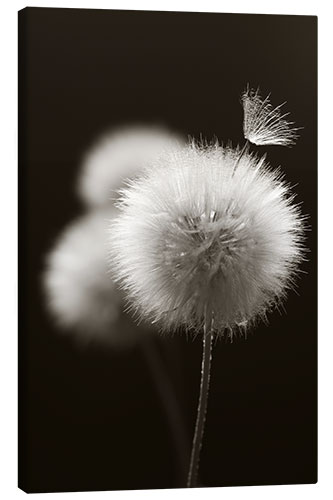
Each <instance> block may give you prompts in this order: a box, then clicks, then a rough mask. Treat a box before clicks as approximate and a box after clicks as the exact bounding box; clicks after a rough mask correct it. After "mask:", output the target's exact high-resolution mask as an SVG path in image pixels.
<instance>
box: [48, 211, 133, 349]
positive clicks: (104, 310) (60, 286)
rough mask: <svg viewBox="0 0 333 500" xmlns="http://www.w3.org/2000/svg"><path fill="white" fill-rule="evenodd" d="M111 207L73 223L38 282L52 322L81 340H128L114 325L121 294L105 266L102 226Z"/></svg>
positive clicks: (104, 228) (110, 214)
mask: <svg viewBox="0 0 333 500" xmlns="http://www.w3.org/2000/svg"><path fill="white" fill-rule="evenodd" d="M115 213H116V209H114V208H113V209H112V210H111V209H109V210H107V211H105V210H104V211H96V212H92V213H90V214H88V215H84V216H82V217H81V218H79V219H78V220H75V221H74V222H72V223H71V224H70V225H69V226H68V227H67V228H66V229H65V231H64V232H63V233H62V235H61V236H60V238H59V239H58V241H57V242H56V244H55V246H54V248H53V249H52V250H51V251H50V253H49V254H48V256H47V259H46V269H45V272H44V275H43V285H44V290H45V293H46V298H47V305H48V309H49V311H50V313H51V314H52V315H53V317H54V319H55V320H56V322H57V324H58V325H59V326H60V327H61V328H62V329H64V330H65V331H67V332H68V333H71V334H73V335H74V336H75V338H76V339H77V340H78V341H79V342H81V343H83V344H85V343H89V342H90V341H92V340H94V341H102V342H104V343H109V344H110V345H113V346H119V345H120V346H121V345H127V344H128V342H129V341H130V342H132V339H131V335H129V333H128V331H127V330H126V331H125V330H124V329H120V328H119V324H117V321H118V318H119V316H120V314H121V308H122V293H120V291H119V290H118V288H117V287H116V285H115V283H114V281H113V280H112V279H111V278H110V275H109V272H108V266H107V226H108V221H109V220H110V218H111V219H112V217H114V215H115Z"/></svg>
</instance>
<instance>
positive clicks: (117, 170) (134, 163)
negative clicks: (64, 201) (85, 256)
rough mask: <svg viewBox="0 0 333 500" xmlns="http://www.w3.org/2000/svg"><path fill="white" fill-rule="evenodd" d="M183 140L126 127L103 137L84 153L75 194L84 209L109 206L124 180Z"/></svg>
mask: <svg viewBox="0 0 333 500" xmlns="http://www.w3.org/2000/svg"><path fill="white" fill-rule="evenodd" d="M178 142H179V143H180V144H181V143H182V142H183V139H182V138H181V137H180V136H179V135H176V134H173V133H171V132H170V131H169V130H166V129H164V128H162V127H156V126H155V127H153V126H134V125H133V126H127V127H123V128H119V129H116V130H114V131H113V132H111V133H108V134H104V135H103V136H102V137H101V138H100V139H99V140H98V141H97V142H96V143H95V144H94V145H93V147H92V148H91V149H90V150H89V151H88V152H87V153H86V155H85V157H84V161H83V165H82V168H81V171H80V175H79V179H78V186H77V189H78V193H79V195H80V197H81V199H82V200H83V201H84V202H85V204H86V205H87V206H88V207H101V206H103V205H107V204H110V203H112V202H113V201H114V200H113V198H114V196H115V195H116V190H117V189H119V188H120V187H121V185H122V183H123V181H124V179H127V178H131V177H132V176H133V175H136V174H137V173H138V171H140V169H142V168H144V167H145V166H146V164H147V163H148V162H149V161H151V160H153V159H154V158H156V157H158V156H159V155H160V154H161V153H162V152H163V150H164V149H165V148H168V147H170V145H171V144H172V145H174V146H175V145H176V144H177V143H178Z"/></svg>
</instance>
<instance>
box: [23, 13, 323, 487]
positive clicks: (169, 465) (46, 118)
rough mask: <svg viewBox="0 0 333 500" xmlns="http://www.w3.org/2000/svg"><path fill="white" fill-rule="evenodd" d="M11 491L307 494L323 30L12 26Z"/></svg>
mask: <svg viewBox="0 0 333 500" xmlns="http://www.w3.org/2000/svg"><path fill="white" fill-rule="evenodd" d="M18 20H19V277H20V287H19V290H20V291H19V487H20V488H21V489H23V490H24V491H26V492H32V493H37V492H64V491H92V490H133V489H153V488H155V489H159V488H199V487H211V486H214V487H223V486H251V485H277V484H304V483H315V482H316V481H317V19H316V18H315V17H311V16H282V15H278V16H273V15H260V14H258V15H246V14H223V13H194V12H193V13H189V12H187V13H185V12H145V11H140V12H139V11H116V10H89V9H82V10H81V9H50V8H47V9H46V8H26V9H23V10H22V11H20V12H19V16H18Z"/></svg>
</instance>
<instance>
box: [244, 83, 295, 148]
mask: <svg viewBox="0 0 333 500" xmlns="http://www.w3.org/2000/svg"><path fill="white" fill-rule="evenodd" d="M242 104H243V109H244V121H243V131H244V137H245V139H248V140H249V141H250V142H252V143H253V144H256V145H257V146H265V145H266V146H268V145H278V146H291V145H293V144H294V143H295V141H296V139H297V137H298V135H297V130H299V129H297V128H293V127H292V126H293V124H294V123H293V122H289V121H287V120H286V119H285V118H286V117H287V116H288V115H289V113H284V114H282V113H281V107H282V106H283V105H284V104H285V103H283V104H280V105H279V106H277V107H276V108H273V106H272V105H271V103H270V101H269V96H267V97H266V99H262V98H261V97H260V95H259V89H257V90H253V89H249V88H248V89H247V90H246V91H245V92H244V94H243V95H242Z"/></svg>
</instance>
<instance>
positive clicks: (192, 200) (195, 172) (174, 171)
mask: <svg viewBox="0 0 333 500" xmlns="http://www.w3.org/2000/svg"><path fill="white" fill-rule="evenodd" d="M235 167H237V168H235ZM281 177H282V176H281V174H280V173H279V172H277V171H275V172H274V171H271V170H270V169H269V168H268V165H267V164H266V163H265V160H264V158H261V159H258V158H256V157H255V156H252V155H250V154H248V153H245V154H244V155H243V156H242V157H241V158H239V151H238V150H232V149H230V148H222V147H219V146H218V145H215V146H208V147H203V146H202V147H201V146H197V145H195V144H190V145H188V146H185V147H183V148H182V149H181V150H175V151H169V152H166V153H165V155H164V156H163V157H160V158H159V159H158V161H156V162H154V163H153V164H152V166H151V167H149V168H147V169H146V170H145V172H144V174H143V175H142V176H141V177H140V178H138V179H136V180H133V181H132V182H130V183H129V184H128V187H127V188H124V189H123V190H122V199H121V201H120V203H119V208H120V209H121V214H120V216H119V217H118V218H116V219H115V221H114V222H113V223H112V224H111V233H112V238H111V240H110V247H111V258H112V265H113V267H114V269H115V272H116V276H117V278H118V280H119V281H120V282H121V284H122V286H123V288H124V290H125V292H126V293H127V294H128V297H129V300H130V301H131V302H132V304H133V308H134V309H135V310H136V312H137V313H138V314H139V315H140V316H141V317H143V318H148V319H150V320H151V321H153V322H157V323H159V324H160V325H161V326H162V328H163V329H166V330H174V329H177V328H178V327H185V328H186V329H189V330H194V331H198V330H200V329H201V328H202V326H203V322H204V318H205V315H206V314H208V315H209V316H210V317H212V320H213V329H214V331H215V332H216V333H217V334H219V335H223V333H224V332H226V331H228V332H229V333H230V332H233V331H235V330H239V329H241V330H242V329H246V328H247V326H249V325H250V324H251V323H252V322H254V321H255V320H256V319H257V318H258V317H260V316H265V314H266V312H267V311H268V310H270V309H271V308H272V307H273V306H274V305H276V304H277V303H278V302H279V301H281V299H282V298H283V297H284V296H285V294H286V290H287V289H288V287H289V286H290V285H291V284H292V282H293V277H294V275H295V272H296V270H297V265H298V263H299V262H300V260H301V258H302V235H303V219H302V216H301V215H300V211H299V208H298V207H297V206H296V205H294V204H293V196H292V195H291V194H290V191H289V187H288V185H287V184H286V183H285V182H284V181H283V180H282V178H281Z"/></svg>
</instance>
